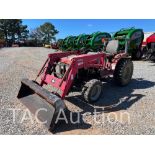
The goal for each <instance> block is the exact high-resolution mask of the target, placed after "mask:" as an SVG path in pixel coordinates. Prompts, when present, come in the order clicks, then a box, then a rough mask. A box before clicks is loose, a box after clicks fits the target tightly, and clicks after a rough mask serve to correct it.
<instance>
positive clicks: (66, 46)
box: [59, 36, 77, 51]
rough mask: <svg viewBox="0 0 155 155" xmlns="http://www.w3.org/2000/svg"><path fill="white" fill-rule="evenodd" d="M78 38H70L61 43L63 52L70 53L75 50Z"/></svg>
mask: <svg viewBox="0 0 155 155" xmlns="http://www.w3.org/2000/svg"><path fill="white" fill-rule="evenodd" d="M76 38H77V37H76V36H68V37H66V38H65V39H64V40H63V42H62V43H61V46H59V47H60V49H61V50H63V51H70V50H72V49H74V46H75V43H74V42H75V39H76Z"/></svg>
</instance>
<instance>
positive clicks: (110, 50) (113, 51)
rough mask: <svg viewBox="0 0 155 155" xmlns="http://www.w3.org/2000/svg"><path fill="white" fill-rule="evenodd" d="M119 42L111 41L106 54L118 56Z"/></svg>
mask: <svg viewBox="0 0 155 155" xmlns="http://www.w3.org/2000/svg"><path fill="white" fill-rule="evenodd" d="M118 46H119V42H118V40H110V41H109V42H108V44H107V46H106V52H107V53H109V54H116V53H117V52H118Z"/></svg>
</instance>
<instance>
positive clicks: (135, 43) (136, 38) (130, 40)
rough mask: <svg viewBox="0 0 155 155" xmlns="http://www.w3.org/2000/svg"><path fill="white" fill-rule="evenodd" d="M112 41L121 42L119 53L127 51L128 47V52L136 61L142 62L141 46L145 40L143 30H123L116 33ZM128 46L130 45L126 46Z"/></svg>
mask: <svg viewBox="0 0 155 155" xmlns="http://www.w3.org/2000/svg"><path fill="white" fill-rule="evenodd" d="M112 39H114V40H118V41H119V49H118V50H119V51H121V50H125V47H128V49H126V50H127V52H128V53H129V54H130V55H131V56H132V58H133V59H135V60H140V59H141V58H142V56H143V52H142V50H141V46H142V43H143V39H144V32H143V30H142V29H135V28H133V27H132V28H128V29H121V30H120V31H118V32H116V33H115V34H114V35H113V36H112ZM126 44H128V45H127V46H126Z"/></svg>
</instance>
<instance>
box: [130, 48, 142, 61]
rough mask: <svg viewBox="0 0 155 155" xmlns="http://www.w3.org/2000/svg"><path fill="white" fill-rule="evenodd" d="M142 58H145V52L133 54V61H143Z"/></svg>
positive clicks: (134, 52) (138, 51)
mask: <svg viewBox="0 0 155 155" xmlns="http://www.w3.org/2000/svg"><path fill="white" fill-rule="evenodd" d="M142 56H143V52H142V51H140V50H137V51H133V53H132V59H133V60H141V59H142Z"/></svg>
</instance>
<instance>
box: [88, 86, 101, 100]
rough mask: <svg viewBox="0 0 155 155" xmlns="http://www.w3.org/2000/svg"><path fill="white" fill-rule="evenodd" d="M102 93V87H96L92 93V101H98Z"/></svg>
mask: <svg viewBox="0 0 155 155" xmlns="http://www.w3.org/2000/svg"><path fill="white" fill-rule="evenodd" d="M101 91H102V88H101V86H100V85H96V86H94V87H93V88H92V90H91V93H90V98H91V100H92V101H96V100H97V99H98V98H99V97H100V94H101Z"/></svg>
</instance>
